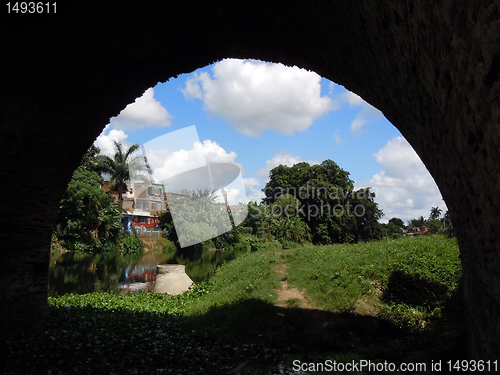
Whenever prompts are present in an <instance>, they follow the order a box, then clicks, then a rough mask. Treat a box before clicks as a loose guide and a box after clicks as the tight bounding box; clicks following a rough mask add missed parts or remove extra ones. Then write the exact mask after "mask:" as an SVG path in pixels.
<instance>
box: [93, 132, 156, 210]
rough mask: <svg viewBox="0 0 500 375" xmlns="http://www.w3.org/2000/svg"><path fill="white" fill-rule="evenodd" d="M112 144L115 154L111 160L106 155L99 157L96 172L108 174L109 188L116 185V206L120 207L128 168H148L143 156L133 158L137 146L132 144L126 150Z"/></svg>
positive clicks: (128, 176)
mask: <svg viewBox="0 0 500 375" xmlns="http://www.w3.org/2000/svg"><path fill="white" fill-rule="evenodd" d="M113 142H114V148H115V154H114V156H113V158H110V157H109V156H106V155H100V156H99V157H98V166H97V168H98V170H99V171H100V172H104V173H108V174H109V175H110V181H109V184H110V188H111V187H112V186H116V185H118V204H119V205H120V207H122V204H123V199H122V193H123V184H124V183H125V182H126V181H130V177H131V176H130V166H131V165H135V167H136V168H137V169H138V170H139V169H141V170H147V171H148V172H149V171H150V167H149V165H148V163H147V160H146V159H145V158H144V157H143V156H137V155H135V156H134V152H136V151H137V150H138V149H139V148H140V146H139V144H137V143H136V144H134V145H132V146H130V147H129V148H128V149H127V148H124V147H123V145H122V144H121V143H119V142H116V141H113Z"/></svg>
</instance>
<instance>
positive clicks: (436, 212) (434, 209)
mask: <svg viewBox="0 0 500 375" xmlns="http://www.w3.org/2000/svg"><path fill="white" fill-rule="evenodd" d="M442 212H443V210H441V209H440V208H439V207H437V206H436V207H432V208H431V214H430V215H429V220H436V219H439V216H441V213H442Z"/></svg>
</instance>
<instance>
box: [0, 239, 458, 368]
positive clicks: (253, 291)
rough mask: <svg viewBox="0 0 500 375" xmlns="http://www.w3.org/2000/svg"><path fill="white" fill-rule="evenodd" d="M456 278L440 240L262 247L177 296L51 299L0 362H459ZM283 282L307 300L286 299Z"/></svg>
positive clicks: (452, 259)
mask: <svg viewBox="0 0 500 375" xmlns="http://www.w3.org/2000/svg"><path fill="white" fill-rule="evenodd" d="M460 279H461V267H460V262H459V256H458V247H457V244H456V241H455V240H454V239H449V238H447V237H444V236H439V235H436V236H419V237H414V238H409V237H407V238H401V239H398V240H388V239H387V240H382V241H376V242H368V243H360V244H339V245H329V246H317V245H306V246H300V245H297V246H291V247H289V248H288V249H283V248H281V246H276V245H273V246H272V248H266V247H265V246H263V247H261V248H259V251H253V252H249V253H246V254H244V255H241V256H240V257H238V258H237V259H235V260H233V261H232V262H230V263H227V264H225V265H223V266H222V267H220V268H219V269H218V271H217V273H216V274H215V276H214V277H213V278H212V279H211V281H209V282H204V283H200V284H198V285H197V286H196V287H195V289H194V290H192V291H188V292H186V293H184V294H182V295H180V296H168V295H163V294H155V293H148V294H138V295H127V296H121V295H117V294H104V293H91V294H85V295H73V294H69V295H65V296H62V297H58V298H49V320H48V324H47V326H46V328H45V329H42V330H40V331H33V332H31V331H30V332H26V333H24V334H22V335H20V336H18V337H13V338H12V339H11V340H9V341H8V342H5V343H2V347H3V348H4V349H3V350H2V352H1V353H0V362H1V363H2V369H3V372H4V373H6V374H21V373H22V374H26V373H45V374H47V373H51V374H58V373H74V374H84V373H85V374H94V373H95V374H101V373H110V374H111V373H120V374H125V373H130V374H134V373H148V374H149V373H150V374H210V373H213V374H215V373H217V374H220V373H223V372H224V371H229V370H230V369H234V368H235V367H237V366H238V365H240V364H242V363H246V364H247V367H246V368H245V369H243V370H242V372H241V373H240V374H280V373H281V374H291V373H293V372H292V371H291V368H292V361H293V360H294V359H300V360H303V361H324V360H326V359H336V360H337V361H343V362H347V361H351V360H360V359H365V360H368V359H370V360H372V361H384V360H387V361H392V362H396V363H397V362H398V361H408V360H407V359H405V358H407V357H406V356H407V355H409V354H411V353H421V352H424V353H425V355H426V357H425V358H426V359H427V360H432V359H437V358H439V359H442V360H444V359H445V358H462V359H463V358H465V357H464V354H463V352H462V351H461V350H462V349H463V331H462V327H463V325H462V321H461V309H460V304H459V302H458V301H459V298H458V296H459V291H460ZM285 283H286V284H287V289H290V288H296V289H297V290H298V291H300V293H301V294H302V295H303V296H304V298H305V299H298V298H288V299H284V297H282V294H281V292H282V291H283V288H285ZM299 307H309V308H310V309H313V310H304V309H301V308H299Z"/></svg>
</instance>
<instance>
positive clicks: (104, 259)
mask: <svg viewBox="0 0 500 375" xmlns="http://www.w3.org/2000/svg"><path fill="white" fill-rule="evenodd" d="M237 255H238V254H237V253H235V252H234V251H222V252H221V251H219V250H205V251H202V252H201V251H198V252H189V251H180V250H177V252H173V253H165V252H163V251H162V250H161V249H158V250H156V251H150V252H147V253H145V254H144V255H142V256H139V257H132V256H123V255H119V254H97V255H95V254H87V253H79V252H67V253H57V254H52V255H51V259H50V269H49V296H53V297H55V296H58V295H63V294H66V293H76V294H85V293H91V292H110V293H121V294H126V293H142V292H147V291H152V290H153V289H154V282H155V280H156V272H157V266H158V265H159V264H184V265H185V266H186V273H187V274H188V276H189V277H190V278H191V279H192V280H193V281H194V282H200V281H203V280H208V279H209V278H210V276H212V275H213V273H214V272H215V270H216V269H217V267H218V266H219V265H220V264H222V263H223V262H224V261H229V260H232V259H234V258H235V257H236V256H237Z"/></svg>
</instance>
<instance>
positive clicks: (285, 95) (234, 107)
mask: <svg viewBox="0 0 500 375" xmlns="http://www.w3.org/2000/svg"><path fill="white" fill-rule="evenodd" d="M320 81H321V77H320V76H319V75H318V74H316V73H314V72H310V71H307V70H304V69H299V68H297V67H287V66H284V65H282V64H268V63H264V62H260V61H243V60H237V59H227V60H223V61H221V62H219V63H217V64H215V65H214V67H213V77H211V76H210V74H208V73H207V72H202V73H199V74H198V73H194V74H193V75H192V76H191V77H190V78H188V79H187V80H186V86H185V87H184V88H183V89H182V93H183V94H184V96H185V98H186V99H188V100H189V99H201V100H202V101H203V102H204V109H205V110H206V111H207V112H208V113H209V115H211V116H216V117H222V118H223V119H224V121H226V122H227V123H229V124H231V125H232V126H234V128H235V129H236V130H237V131H238V132H240V133H242V134H245V135H247V136H257V135H261V134H263V133H264V132H265V131H266V130H274V131H276V132H279V133H283V134H288V135H290V134H293V133H294V132H295V131H303V130H306V129H307V128H309V126H311V124H312V123H313V121H314V119H315V118H316V117H319V116H321V115H323V114H325V113H326V112H328V111H330V110H334V109H338V107H337V106H336V105H334V103H333V101H332V100H331V98H330V97H328V96H321V85H320Z"/></svg>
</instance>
